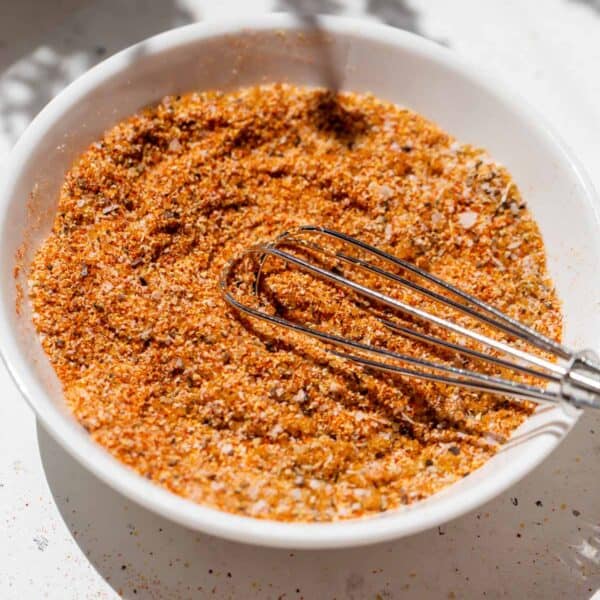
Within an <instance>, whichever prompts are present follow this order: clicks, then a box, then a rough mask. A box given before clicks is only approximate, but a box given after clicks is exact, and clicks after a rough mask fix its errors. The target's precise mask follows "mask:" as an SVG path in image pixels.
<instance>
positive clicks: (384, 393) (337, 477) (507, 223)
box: [29, 84, 562, 535]
mask: <svg viewBox="0 0 600 600" xmlns="http://www.w3.org/2000/svg"><path fill="white" fill-rule="evenodd" d="M484 158H485V160H483V159H484ZM303 223H313V224H315V225H324V226H329V227H332V228H334V229H338V230H341V231H344V232H346V233H349V234H351V235H355V236H358V237H360V238H361V239H363V240H364V241H366V242H368V243H371V244H374V245H381V244H386V249H388V250H390V251H391V252H393V253H394V254H396V255H397V256H399V257H400V258H403V259H405V260H408V261H412V262H414V263H416V264H417V265H419V266H421V267H423V268H425V269H428V270H430V271H431V272H432V273H434V274H435V275H437V276H439V277H442V278H443V279H446V280H448V281H450V282H451V283H455V284H458V285H460V286H461V287H463V288H464V289H465V290H466V291H467V292H471V293H474V294H476V295H477V296H479V297H481V298H482V300H484V301H487V302H490V303H492V304H494V305H495V306H498V308H500V309H501V310H505V311H507V312H508V313H509V314H510V315H512V316H515V317H518V318H519V319H521V320H523V321H524V322H526V323H535V327H536V328H537V329H538V330H539V331H540V332H542V333H544V334H546V335H548V336H550V337H552V338H554V339H557V340H560V336H561V329H562V320H561V314H560V304H559V301H558V298H557V297H556V294H555V291H554V287H553V285H552V282H551V281H550V280H549V278H548V275H547V272H546V265H545V254H544V246H543V243H542V239H541V236H540V233H539V230H538V228H537V225H536V224H535V222H534V221H533V218H532V216H531V214H530V213H529V211H528V210H527V208H526V206H525V204H524V202H523V199H522V198H521V196H520V193H519V190H518V188H517V186H515V185H514V184H513V183H512V179H511V177H510V175H509V173H508V172H507V171H506V170H505V169H504V168H503V167H501V166H498V165H496V164H494V163H493V162H492V161H491V160H489V159H488V158H487V156H486V155H485V153H484V152H483V151H482V150H480V149H477V148H474V147H471V146H468V145H461V144H459V143H458V142H456V140H454V139H453V138H452V137H451V136H450V135H448V134H446V133H445V132H443V131H442V130H440V129H439V128H438V127H437V126H436V125H434V124H433V123H431V122H429V121H427V120H426V119H424V118H423V117H421V116H419V115H417V114H415V113H413V112H411V111H408V110H405V109H400V108H398V107H396V106H394V105H391V104H389V103H385V102H382V101H380V100H378V99H377V98H375V97H374V96H372V95H369V94H353V93H343V94H338V95H333V94H332V93H331V92H326V91H324V90H321V89H309V88H299V87H294V86H290V85H284V84H275V85H267V86H258V87H251V88H242V89H239V90H236V91H232V92H228V93H223V92H220V91H209V92H203V93H192V94H188V95H184V96H171V97H167V98H164V99H163V101H162V102H160V103H159V104H157V105H156V106H153V107H150V108H147V109H145V110H143V111H142V112H140V113H138V114H136V115H133V116H132V117H130V118H128V119H126V120H124V121H123V122H121V123H119V124H118V125H116V126H115V127H114V128H112V129H111V130H109V131H108V132H107V133H106V134H105V135H104V137H103V138H102V140H99V141H98V142H96V143H94V144H92V145H91V146H90V147H89V148H88V150H87V151H86V152H85V153H84V154H83V155H82V156H81V157H80V158H79V159H78V160H77V161H76V163H75V164H74V165H73V166H72V168H71V170H70V171H69V173H68V174H67V175H66V178H65V181H64V184H63V188H62V191H61V194H60V198H59V206H58V211H57V214H56V217H55V222H54V227H53V230H52V233H51V235H50V236H49V237H48V239H47V240H46V241H45V243H44V244H43V246H42V247H41V249H40V250H39V251H38V253H37V254H36V256H35V259H34V261H33V263H32V265H31V277H30V288H29V295H30V300H31V303H32V308H33V313H34V323H35V326H36V328H37V330H38V332H39V333H40V336H41V339H42V344H43V346H44V349H45V351H46V352H47V354H48V356H49V357H50V360H51V362H52V364H53V366H54V369H55V371H56V373H57V375H58V377H59V379H60V381H61V382H62V385H63V389H64V394H65V397H66V400H67V402H68V404H69V406H70V408H71V409H72V411H73V413H74V414H75V416H76V417H77V419H78V420H79V422H80V423H81V424H82V426H83V427H85V429H86V430H87V431H88V432H89V434H90V435H91V436H92V438H93V439H94V440H95V441H96V442H98V443H99V444H101V445H102V446H104V447H105V448H106V449H107V450H108V451H109V452H110V453H111V454H113V455H114V456H115V457H117V458H118V459H119V460H121V461H122V462H124V463H125V464H127V465H129V466H130V467H132V468H133V469H135V470H137V471H138V472H139V473H140V474H141V475H143V476H144V477H146V478H148V479H149V480H151V481H153V482H155V483H157V484H158V485H161V486H164V487H166V488H167V489H169V490H171V491H173V492H175V493H177V494H180V495H182V496H184V497H186V498H189V499H191V500H193V501H196V502H199V503H203V504H206V505H209V506H212V507H216V508H219V509H221V510H225V511H229V512H233V513H239V514H244V515H253V516H255V517H256V518H268V519H276V520H281V521H333V520H338V519H350V518H357V517H362V516H368V515H376V514H380V513H381V511H385V510H393V509H395V508H398V507H399V506H401V505H404V504H410V503H412V502H415V501H418V500H420V499H423V498H426V497H427V496H430V495H431V494H433V493H435V492H437V491H439V490H441V489H443V488H444V487H446V486H448V485H450V484H451V483H453V482H455V481H458V480H459V479H461V478H462V477H464V476H465V475H466V474H468V473H471V472H472V471H474V470H475V469H477V468H478V467H479V466H481V465H482V464H484V463H485V461H486V460H488V459H489V458H490V457H491V456H492V455H493V454H494V453H495V452H496V451H497V449H498V447H499V446H500V444H501V443H502V441H504V440H506V439H508V437H509V436H510V433H511V432H512V431H513V430H514V429H515V428H516V427H518V426H519V425H520V424H521V423H522V422H523V420H524V419H526V418H527V416H528V415H529V414H530V413H531V411H532V409H533V406H532V405H531V404H528V403H519V402H515V401H511V400H507V399H505V398H498V397H497V396H491V395H489V394H482V393H476V392H472V391H467V390H456V389H453V388H447V387H444V386H443V385H441V384H435V383H433V382H426V381H417V380H403V381H402V386H401V387H400V386H398V385H397V382H396V381H395V380H394V379H393V378H389V377H387V378H386V377H381V376H379V375H378V374H374V373H370V372H367V371H365V370H362V369H361V368H360V367H358V366H356V365H350V364H346V363H344V364H342V361H340V359H338V358H337V357H334V356H331V355H327V356H323V354H322V349H320V348H319V347H318V345H317V344H316V342H312V341H306V340H298V339H296V338H289V339H288V338H286V339H285V343H283V340H280V339H279V338H278V337H276V335H275V334H274V332H273V331H271V330H268V329H261V328H260V326H256V327H254V326H253V328H251V327H248V325H247V323H244V322H243V321H242V320H241V319H238V318H237V317H236V316H235V315H234V314H232V312H231V310H230V309H229V308H228V306H227V305H226V304H225V303H224V302H223V300H222V299H221V296H220V294H219V290H218V280H219V276H220V274H221V271H222V269H223V266H224V265H225V263H226V261H229V260H231V259H232V258H233V257H235V256H238V255H239V254H240V253H241V252H242V251H243V249H244V248H247V247H249V246H252V245H253V244H256V243H257V242H261V241H266V240H270V239H273V238H274V237H275V236H276V235H278V234H279V233H280V232H281V231H284V230H286V229H289V228H291V227H293V226H296V225H299V224H303ZM474 232H476V235H475V234H474ZM517 242H518V243H517ZM507 256H508V257H509V258H507ZM264 282H265V285H268V286H272V289H273V290H274V291H277V292H281V298H282V302H283V304H282V305H281V310H286V311H289V312H291V313H293V314H297V315H300V316H303V317H304V316H307V313H308V312H310V307H313V306H315V303H316V302H317V303H318V302H320V305H319V306H323V310H322V311H320V310H319V314H318V315H317V317H318V319H320V320H321V321H322V322H323V323H324V324H332V325H334V326H335V325H339V324H340V323H342V327H343V324H344V323H346V324H348V325H351V327H352V333H353V334H354V335H357V336H360V338H361V339H364V340H371V339H375V338H374V336H375V335H377V336H379V338H378V340H379V341H384V342H386V343H387V344H389V345H390V347H393V348H394V349H395V350H397V351H399V352H408V353H415V352H417V351H419V352H420V351H421V350H417V347H416V346H415V345H414V343H413V342H412V341H411V340H409V339H406V338H401V337H400V336H392V335H391V334H389V333H386V332H385V331H383V330H382V328H381V326H380V325H379V324H378V323H376V324H375V323H374V319H373V317H372V316H370V315H369V314H368V313H367V312H366V311H359V312H356V311H358V308H357V307H354V308H353V307H352V305H351V303H350V302H348V301H347V299H346V300H345V299H344V298H341V297H340V296H339V295H336V292H335V290H334V289H333V288H324V287H323V286H324V284H323V282H321V281H318V280H315V279H310V280H309V279H307V275H306V274H303V273H299V272H289V271H288V272H277V270H276V269H271V270H270V271H268V272H266V273H265V279H264ZM243 284H244V282H243V281H241V282H240V293H242V294H243V293H245V292H244V290H245V288H244V285H243ZM421 300H422V304H421V306H422V308H423V309H425V310H427V307H428V304H427V303H428V300H427V299H421ZM335 307H338V310H340V311H344V315H343V317H344V318H342V319H339V320H337V321H336V318H335V317H336V315H337V313H336V315H334V314H333V312H332V309H333V308H335ZM353 311H354V312H353ZM315 314H316V313H315ZM482 327H483V326H482ZM346 333H347V332H346ZM290 335H291V334H290ZM288 342H289V343H288ZM298 350H301V351H300V352H299V351H298ZM423 352H430V351H423ZM431 353H432V355H434V356H435V357H436V358H437V359H440V360H447V361H449V364H452V362H451V361H450V360H449V359H447V358H444V356H443V355H438V354H437V352H436V351H435V350H431ZM490 368H491V367H490ZM305 482H310V483H305ZM478 518H479V517H478ZM438 531H439V534H440V535H444V533H443V532H442V530H441V529H439V530H438ZM130 534H131V535H134V531H130ZM135 534H136V535H137V532H135Z"/></svg>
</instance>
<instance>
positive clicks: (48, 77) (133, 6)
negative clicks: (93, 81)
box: [0, 0, 194, 142]
mask: <svg viewBox="0 0 600 600" xmlns="http://www.w3.org/2000/svg"><path fill="white" fill-rule="evenodd" d="M0 4H2V3H0ZM182 4H183V3H180V2H178V1H177V0H160V2H156V1H155V0H127V2H123V1H121V0H96V1H95V2H93V3H92V2H89V1H84V0H62V2H60V3H58V2H39V1H38V0H19V2H4V5H3V6H0V23H2V25H3V28H2V29H3V31H2V33H1V34H0V36H1V37H0V74H2V80H1V82H0V130H2V133H3V134H4V135H5V136H6V137H7V138H8V139H9V140H10V141H12V142H14V141H16V139H17V138H18V136H19V135H20V134H21V132H22V130H23V129H24V128H25V126H26V125H27V124H28V123H29V122H30V121H31V120H32V119H33V117H35V115H37V113H38V112H39V111H40V110H41V109H42V108H43V107H44V106H45V105H46V104H47V103H48V102H49V101H50V100H51V99H52V98H53V97H54V96H55V95H56V94H57V93H58V92H59V91H61V90H62V89H63V88H64V87H65V86H66V85H67V84H68V83H70V82H71V81H72V80H73V79H75V78H76V77H77V76H78V75H79V74H80V73H82V72H84V71H86V70H87V69H89V68H90V67H92V66H94V65H95V64H96V63H98V62H100V61H102V60H104V58H106V57H107V56H109V55H111V54H114V53H115V52H118V51H119V50H122V49H123V48H125V47H127V46H130V45H131V44H135V43H136V42H139V41H141V40H143V39H145V38H147V37H149V36H152V35H154V34H156V33H160V32H162V31H165V30H167V29H172V28H173V27H177V26H180V25H185V24H187V23H190V22H192V21H193V20H194V18H193V15H192V13H191V12H190V11H189V10H188V9H187V8H185V7H184V6H183V5H182ZM32 15H35V18H32ZM45 21H48V22H49V23H53V24H54V25H55V27H54V29H53V28H52V27H50V28H49V30H48V29H46V27H44V26H40V24H41V23H44V22H45ZM141 51H143V48H141Z"/></svg>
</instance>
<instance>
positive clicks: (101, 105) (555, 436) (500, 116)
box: [0, 15, 600, 548]
mask: <svg viewBox="0 0 600 600" xmlns="http://www.w3.org/2000/svg"><path fill="white" fill-rule="evenodd" d="M322 25H323V28H324V30H325V31H326V36H325V40H324V41H323V40H321V41H320V42H319V40H318V39H316V38H315V37H314V36H311V35H306V34H305V33H302V31H301V27H300V26H299V24H298V23H297V21H296V20H295V19H294V18H292V17H286V16H282V15H271V16H261V17H256V18H252V19H245V20H240V21H233V22H227V23H225V22H221V23H200V24H196V25H190V26H188V27H183V28H181V29H175V30H173V31H169V32H167V33H164V34H162V35H159V36H156V37H153V38H151V39H149V40H147V41H145V42H142V43H140V44H137V45H136V46H133V47H131V48H129V49H127V50H125V51H123V52H121V53H119V54H117V55H116V56H114V57H112V58H110V59H108V60H107V61H105V62H103V63H102V64H100V65H98V66H97V67H95V68H93V69H91V70H90V71H89V72H87V73H86V74H85V75H83V76H82V77H80V78H79V79H78V80H77V81H76V82H75V83H73V84H72V85H70V86H69V87H68V88H67V89H66V90H64V91H63V92H62V93H61V94H59V95H58V96H57V97H56V98H55V99H54V100H53V101H52V102H50V104H48V106H47V107H46V108H45V109H44V110H43V111H42V112H41V113H40V114H39V115H38V117H37V118H36V119H35V120H34V121H33V123H32V124H31V125H30V126H29V128H28V129H27V131H26V132H25V134H24V135H23V136H22V138H21V139H20V140H19V142H18V144H17V145H16V146H15V148H14V150H13V152H12V155H11V157H10V159H9V164H8V165H6V166H7V168H6V169H5V176H4V180H3V181H1V182H0V186H1V189H0V217H1V225H0V226H1V236H2V237H1V243H2V251H1V256H0V260H1V267H0V277H1V279H0V281H1V285H2V287H1V297H0V340H1V344H2V353H3V356H4V360H5V361H6V365H7V367H8V369H9V371H10V372H11V374H12V376H13V377H14V379H15V382H16V383H17V385H18V387H19V389H20V390H21V392H22V393H23V395H24V396H25V398H26V399H27V400H28V402H29V403H30V405H31V407H32V408H33V409H34V411H35V412H36V414H37V416H38V418H39V419H40V421H41V422H42V423H43V425H44V427H45V428H46V429H47V430H48V431H49V432H50V433H51V434H52V436H53V437H54V438H56V440H57V441H58V442H59V443H60V444H62V445H63V446H64V448H65V449H66V450H67V451H68V452H70V453H71V454H72V455H73V456H74V457H75V458H76V459H77V460H79V461H80V462H81V463H82V464H84V465H85V466H86V467H87V468H89V469H90V470H91V471H93V472H94V473H95V474H96V475H97V476H98V477H100V478H101V479H102V480H104V481H105V482H106V483H107V484H109V485H110V486H112V487H114V488H115V489H117V490H119V491H120V492H122V493H123V494H124V495H125V496H127V497H129V498H130V499H132V500H134V501H136V502H138V503H139V504H142V505H144V506H145V507H147V508H149V509H151V510H153V511H156V512H157V513H160V514H162V515H164V516H166V517H168V518H170V519H173V520H174V521H178V522H179V523H182V524H184V525H186V526H189V527H191V528H194V529H198V530H202V531H205V532H208V533H211V534H214V535H218V536H222V537H225V538H229V539H232V540H238V541H242V542H249V543H257V544H263V545H269V546H281V547H296V548H299V547H302V548H326V547H339V546H353V545H359V544H367V543H372V542H376V541H380V540H386V539H390V538H397V537H400V536H404V535H408V534H411V533H415V532H418V531H421V530H424V529H427V528H429V527H432V526H435V525H438V524H440V523H442V522H445V521H448V520H450V519H452V518H454V517H457V516H458V515H461V514H463V513H465V512H467V511H469V510H471V509H473V508H475V507H477V506H479V505H481V504H483V503H484V502H486V501H487V500H489V499H491V498H493V497H494V496H496V495H497V494H499V493H500V492H502V491H503V490H505V489H506V488H508V487H509V486H510V485H511V484H513V483H514V482H515V481H517V480H518V479H520V478H521V477H523V476H524V475H525V474H526V473H527V472H529V471H530V470H531V469H533V468H534V467H535V466H536V465H537V464H538V463H539V462H540V461H542V459H543V458H544V457H546V456H547V455H548V454H549V453H550V451H551V450H552V449H553V448H555V447H556V446H557V445H558V443H559V442H560V441H561V439H562V438H563V437H564V436H565V435H566V433H567V432H568V431H569V429H570V428H571V427H572V425H573V423H574V421H575V419H576V417H577V415H576V414H567V413H565V412H564V411H563V410H562V409H561V408H557V407H544V408H542V409H541V410H539V411H538V412H537V413H536V414H535V415H534V416H533V417H532V418H530V419H529V420H528V421H527V422H526V423H525V424H524V425H523V426H522V427H521V428H520V430H518V431H517V432H516V434H515V436H514V438H513V440H512V441H511V442H510V443H509V444H508V445H507V446H506V447H505V448H504V449H503V450H502V451H501V452H500V453H499V454H498V455H497V456H495V457H494V458H493V459H492V460H490V461H489V462H488V463H487V464H486V465H485V466H484V467H483V468H481V469H479V470H478V471H476V472H474V473H473V474H471V475H470V476H469V477H467V478H465V479H463V480H462V481H460V482H458V483H456V484H454V485H453V486H451V487H449V488H447V489H446V490H445V491H443V492H441V493H439V494H437V495H435V496H433V497H432V498H430V499H428V500H426V501H424V502H420V503H417V504H415V505H413V506H411V507H408V508H406V509H402V510H396V511H391V512H389V513H385V514H383V515H382V516H381V517H377V518H371V519H367V520H355V521H348V522H341V523H332V524H298V523H295V524H294V523H292V524H287V523H277V522H273V521H264V520H257V519H252V518H246V517H240V516H234V515H230V514H227V513H224V512H220V511H217V510H213V509H210V508H207V507H204V506H200V505H197V504H194V503H192V502H189V501H187V500H184V499H182V498H180V497H178V496H175V495H173V494H171V493H169V492H167V491H166V490H164V489H161V488H160V487H158V486H155V485H154V484H152V483H150V482H149V481H147V480H146V479H144V478H142V477H140V476H138V475H137V474H136V473H134V472H133V471H131V470H129V469H128V468H126V467H125V466H123V465H121V464H120V463H118V462H117V461H116V460H114V459H113V458H112V457H111V456H109V454H108V453H107V452H105V451H104V450H103V449H102V448H101V447H99V446H97V445H95V444H94V443H93V442H92V441H91V440H90V438H89V437H88V435H87V434H86V432H85V431H84V430H83V429H82V428H81V427H80V426H79V425H78V424H77V423H76V421H75V420H74V419H73V418H72V416H71V415H70V414H69V412H68V410H67V408H66V407H65V404H64V401H63V398H62V395H61V392H60V387H59V385H58V381H57V379H56V377H55V375H54V373H53V371H52V369H51V368H50V366H49V363H48V361H47V359H46V357H45V355H44V354H43V352H42V350H41V347H40V344H39V342H38V340H37V338H36V335H35V332H34V330H33V328H32V326H31V324H30V320H29V309H28V306H27V303H26V302H24V303H23V306H22V311H21V313H20V315H18V314H17V312H16V310H15V303H16V301H17V287H16V284H19V285H21V286H23V287H24V288H25V289H26V278H27V269H26V268H23V269H21V271H20V274H19V275H18V277H17V281H15V277H14V273H13V271H14V267H15V264H16V261H17V254H18V253H19V252H21V255H22V258H21V259H20V264H23V265H25V266H26V265H27V264H28V262H29V259H30V257H31V256H32V253H33V251H34V250H35V248H36V247H37V246H38V245H39V243H40V241H41V240H42V239H43V238H44V236H45V235H47V233H48V231H49V229H50V226H51V222H52V220H53V215H54V210H55V206H56V201H57V196H58V190H59V186H60V184H61V181H62V178H63V175H64V173H65V171H66V170H67V169H68V168H69V166H70V165H71V163H72V161H73V160H74V159H75V158H76V157H77V155H78V154H80V152H81V151H82V150H83V149H84V148H85V147H86V146H87V145H88V144H89V143H90V142H92V141H93V140H95V139H97V138H98V137H99V136H100V135H101V134H102V132H103V131H104V130H105V129H107V128H108V127H110V126H111V125H113V124H114V123H116V122H117V121H119V120H120V119H122V118H124V117H126V116H128V115H130V114H132V113H133V112H135V111H136V110H138V109H139V108H141V107H142V106H144V105H146V104H148V103H151V102H154V101H156V100H159V99H160V98H161V97H162V96H164V95H167V94H173V93H178V92H186V91H190V90H202V89H206V88H222V89H227V88H233V87H236V86H240V85H248V84H256V83H260V82H265V81H280V80H287V81H291V82H294V83H299V84H311V85H314V84H320V83H323V82H322V80H321V76H320V73H321V71H320V70H319V68H318V63H319V59H320V57H322V56H323V54H322V53H321V51H322V50H323V48H322V46H323V45H326V46H327V48H326V50H327V55H328V56H329V57H330V60H331V61H332V64H333V65H334V67H335V68H336V70H338V71H339V73H340V76H341V87H342V88H344V89H348V90H354V91H371V92H373V93H375V94H376V95H378V96H380V97H382V98H385V99H388V100H391V101H393V102H396V103H398V104H401V105H406V106H408V107H410V108H412V109H415V110H416V111H418V112H420V113H422V114H423V115H425V116H427V117H429V118H431V119H433V120H434V121H436V122H437V123H438V124H439V125H440V126H441V127H443V128H444V129H446V130H447V131H449V132H451V133H452V134H454V135H456V136H457V137H458V139H459V140H461V141H464V142H470V143H473V144H475V145H479V146H483V147H485V148H487V149H488V150H489V151H490V153H491V155H492V156H493V157H494V158H495V159H497V160H498V161H500V162H502V163H504V164H505V165H507V166H508V168H509V169H510V171H511V173H512V174H513V176H514V177H515V179H516V181H517V183H518V184H519V186H520V188H521V191H522V193H523V195H524V197H525V198H526V199H527V201H528V203H529V205H530V207H531V208H532V210H533V212H534V214H535V217H536V219H537V221H538V223H539V224H540V226H541V229H542V232H543V235H544V239H545V241H546V246H547V249H548V255H549V265H550V271H551V274H552V276H553V278H554V281H555V282H556V284H557V286H558V290H559V293H560V296H561V297H562V299H563V301H564V310H565V314H566V341H567V342H568V343H571V344H574V345H577V346H587V347H592V348H595V349H596V350H598V349H599V348H598V344H597V341H598V340H599V339H600V335H599V333H600V314H599V311H598V310H597V306H596V303H597V301H598V298H600V278H599V277H598V276H597V274H598V273H599V272H600V227H599V215H598V205H597V203H596V199H595V198H594V194H593V191H592V189H591V186H590V184H589V182H588V180H587V178H586V177H585V176H584V175H583V173H582V172H581V169H580V167H579V166H578V165H577V163H576V162H575V161H574V160H573V158H572V157H571V156H570V154H569V153H568V152H567V150H566V149H565V148H564V146H563V145H562V144H561V143H560V142H559V141H558V140H557V138H556V136H555V135H554V134H553V133H552V131H551V130H550V129H549V127H548V126H547V125H546V124H545V123H543V122H542V121H541V120H540V118H539V117H538V116H537V115H536V114H535V113H534V112H533V111H532V110H531V109H530V108H529V107H528V106H527V105H526V104H524V102H523V101H522V100H521V99H519V98H518V97H516V96H514V95H512V94H511V93H508V92H507V91H506V87H505V85H503V84H500V83H499V82H498V81H496V80H495V79H494V78H492V77H489V76H488V75H486V73H485V72H482V71H479V70H476V69H474V68H473V67H471V66H468V65H465V64H463V62H462V61H461V60H459V59H458V58H457V57H456V56H454V55H453V54H452V53H450V52H449V51H447V50H445V49H443V48H441V47H439V46H437V45H435V44H433V43H431V42H428V41H425V40H423V39H421V38H419V37H416V36H414V35H411V34H408V33H405V32H403V31H399V30H397V29H392V28H390V27H385V26H381V25H374V24H368V23H366V22H362V21H352V20H345V19H337V18H328V19H324V20H323V21H322ZM19 249H21V250H19ZM5 426H7V427H10V423H6V424H5Z"/></svg>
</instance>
